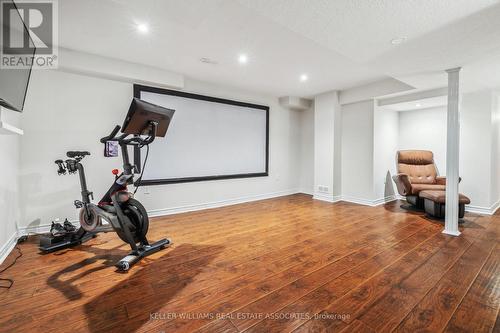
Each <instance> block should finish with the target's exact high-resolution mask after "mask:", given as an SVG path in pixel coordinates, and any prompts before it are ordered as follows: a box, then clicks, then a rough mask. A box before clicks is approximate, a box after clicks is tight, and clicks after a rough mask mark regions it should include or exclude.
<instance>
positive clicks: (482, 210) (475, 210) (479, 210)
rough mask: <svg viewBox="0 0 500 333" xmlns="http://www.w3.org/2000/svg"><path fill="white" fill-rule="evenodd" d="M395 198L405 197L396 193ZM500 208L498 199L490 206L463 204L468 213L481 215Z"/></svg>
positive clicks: (403, 198)
mask: <svg viewBox="0 0 500 333" xmlns="http://www.w3.org/2000/svg"><path fill="white" fill-rule="evenodd" d="M396 198H397V200H406V199H405V197H403V196H401V195H399V194H396ZM499 208H500V200H499V201H497V202H496V203H495V204H494V205H492V206H491V207H482V206H474V205H465V211H466V212H469V213H474V214H481V215H493V214H495V213H496V211H497V210H498V209H499Z"/></svg>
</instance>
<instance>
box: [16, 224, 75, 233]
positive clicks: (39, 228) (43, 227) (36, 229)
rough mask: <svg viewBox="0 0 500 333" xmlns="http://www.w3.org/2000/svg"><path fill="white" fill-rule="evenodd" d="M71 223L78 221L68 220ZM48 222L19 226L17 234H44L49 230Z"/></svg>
mask: <svg viewBox="0 0 500 333" xmlns="http://www.w3.org/2000/svg"><path fill="white" fill-rule="evenodd" d="M70 222H71V223H78V221H70ZM51 225H52V223H50V224H39V225H34V226H29V225H28V226H26V227H19V236H27V235H29V234H44V233H48V232H50V227H51Z"/></svg>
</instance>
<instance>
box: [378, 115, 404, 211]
mask: <svg viewBox="0 0 500 333" xmlns="http://www.w3.org/2000/svg"><path fill="white" fill-rule="evenodd" d="M373 128H374V130H373V186H374V196H375V200H377V203H381V202H385V201H388V200H393V199H394V198H395V194H396V191H397V190H396V188H395V185H394V182H393V181H392V176H393V175H394V174H395V173H396V163H395V156H396V152H397V150H398V141H399V114H398V112H396V111H390V110H383V109H380V108H378V107H377V108H376V109H375V114H374V124H373Z"/></svg>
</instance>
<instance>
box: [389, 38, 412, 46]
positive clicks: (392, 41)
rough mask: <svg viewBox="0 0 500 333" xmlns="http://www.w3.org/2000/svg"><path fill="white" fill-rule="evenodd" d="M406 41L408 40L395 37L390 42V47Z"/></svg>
mask: <svg viewBox="0 0 500 333" xmlns="http://www.w3.org/2000/svg"><path fill="white" fill-rule="evenodd" d="M407 39H408V38H407V37H397V38H394V39H393V40H391V44H392V45H399V44H403V43H404V42H406V40H407Z"/></svg>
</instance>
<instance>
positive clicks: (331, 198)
mask: <svg viewBox="0 0 500 333" xmlns="http://www.w3.org/2000/svg"><path fill="white" fill-rule="evenodd" d="M313 199H316V200H321V201H326V202H338V201H340V200H341V199H342V198H341V196H340V195H333V194H328V193H321V192H315V193H314V194H313Z"/></svg>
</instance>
